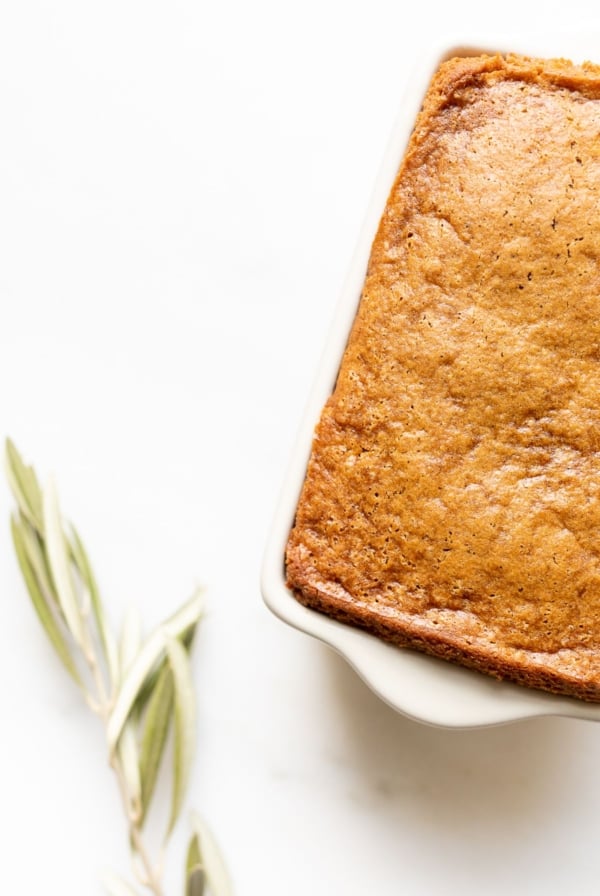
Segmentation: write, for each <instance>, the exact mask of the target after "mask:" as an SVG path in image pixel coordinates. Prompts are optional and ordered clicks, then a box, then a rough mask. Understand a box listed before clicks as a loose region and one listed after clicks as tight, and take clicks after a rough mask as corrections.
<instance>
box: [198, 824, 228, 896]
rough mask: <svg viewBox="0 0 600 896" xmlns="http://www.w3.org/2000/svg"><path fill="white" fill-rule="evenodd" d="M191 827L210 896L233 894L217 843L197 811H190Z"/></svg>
mask: <svg viewBox="0 0 600 896" xmlns="http://www.w3.org/2000/svg"><path fill="white" fill-rule="evenodd" d="M192 828H193V830H194V834H195V836H196V837H197V838H198V844H199V850H200V858H201V864H202V867H203V868H204V871H205V872H206V879H207V881H208V887H209V890H210V894H211V896H233V884H232V883H231V878H230V877H229V872H228V871H227V866H226V865H225V860H224V858H223V855H222V853H221V850H220V849H219V845H218V844H217V841H216V840H215V838H214V835H213V834H212V832H211V830H210V828H209V827H208V826H207V824H206V823H205V822H204V821H203V820H202V818H200V816H199V815H198V813H197V812H193V813H192Z"/></svg>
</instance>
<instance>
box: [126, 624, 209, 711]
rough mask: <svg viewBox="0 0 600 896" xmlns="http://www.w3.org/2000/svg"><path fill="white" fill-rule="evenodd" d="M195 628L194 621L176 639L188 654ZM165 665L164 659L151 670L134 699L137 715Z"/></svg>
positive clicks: (144, 705)
mask: <svg viewBox="0 0 600 896" xmlns="http://www.w3.org/2000/svg"><path fill="white" fill-rule="evenodd" d="M197 628H198V622H197V621H196V622H194V624H193V625H191V626H190V627H189V628H188V629H186V630H185V631H184V632H183V633H182V634H181V635H180V637H179V639H178V640H179V641H181V643H182V644H183V646H184V647H185V649H186V650H187V651H188V653H190V651H191V649H192V647H193V644H194V637H195V634H196V630H197ZM166 665H167V661H166V659H163V660H162V661H161V662H160V663H159V665H158V666H156V667H155V668H154V669H153V670H152V672H151V673H150V675H149V676H148V678H147V679H146V681H145V682H144V685H143V687H141V688H140V692H139V694H138V696H137V698H136V702H135V709H136V711H137V712H138V713H140V714H141V713H142V712H143V710H144V708H145V707H146V705H147V704H148V701H149V700H150V697H151V696H152V694H153V692H154V688H155V686H156V682H157V681H158V677H159V675H160V674H161V672H162V670H163V669H164V667H165V666H166Z"/></svg>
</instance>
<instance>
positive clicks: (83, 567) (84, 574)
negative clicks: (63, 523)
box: [70, 525, 119, 688]
mask: <svg viewBox="0 0 600 896" xmlns="http://www.w3.org/2000/svg"><path fill="white" fill-rule="evenodd" d="M70 531H71V538H70V548H71V553H72V559H73V563H74V564H75V567H76V569H77V572H78V573H79V577H80V579H81V582H82V585H83V587H84V588H85V589H86V590H87V592H88V594H89V598H90V603H91V606H92V612H93V614H94V619H95V621H96V628H97V630H98V636H99V638H100V643H101V645H102V650H103V653H104V659H105V662H106V667H107V669H108V675H109V679H110V683H111V686H112V687H113V688H116V687H117V682H118V678H119V663H118V656H117V645H116V642H115V638H114V635H113V633H112V631H111V629H110V627H109V626H108V624H107V621H106V615H105V613H104V608H103V606H102V600H101V598H100V591H99V589H98V585H97V584H96V578H95V576H94V573H93V571H92V566H91V564H90V561H89V558H88V555H87V551H86V549H85V547H84V544H83V541H82V540H81V538H80V536H79V533H78V532H77V529H76V528H75V526H73V525H71V526H70Z"/></svg>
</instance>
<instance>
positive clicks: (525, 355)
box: [286, 55, 600, 702]
mask: <svg viewBox="0 0 600 896" xmlns="http://www.w3.org/2000/svg"><path fill="white" fill-rule="evenodd" d="M286 576H287V584H288V587H289V588H290V589H291V590H292V591H293V593H294V595H295V596H296V597H297V598H298V600H299V601H301V602H302V603H303V604H305V605H306V606H309V607H312V608H314V610H316V611H319V612H323V613H326V614H328V615H329V616H332V617H334V618H335V619H338V620H340V621H341V622H343V623H347V624H350V625H354V626H359V627H361V628H364V629H366V630H368V631H370V632H372V633H373V634H374V635H375V636H378V637H380V638H383V639H385V640H387V641H391V642H394V643H395V644H397V645H399V646H401V647H409V648H416V649H418V650H421V651H425V652H426V653H428V654H432V655H434V656H437V657H441V658H444V659H447V660H450V661H453V662H457V663H460V664H462V665H465V666H468V667H471V668H474V669H477V670H479V671H480V672H483V673H487V674H489V675H492V676H495V677H497V678H503V679H508V680H511V681H514V682H517V683H519V684H522V685H525V686H528V687H534V688H541V689H544V690H548V691H552V692H555V693H559V694H565V695H570V696H573V697H578V698H581V699H584V700H589V701H595V702H600V67H596V66H594V65H591V64H589V63H585V64H584V65H582V66H576V65H573V64H572V63H570V62H568V61H566V60H556V59H554V60H541V59H531V58H526V57H522V56H514V55H509V56H499V55H498V56H477V57H465V58H456V59H452V60H450V61H448V62H446V63H444V64H443V65H442V66H441V67H440V69H439V70H438V72H437V73H436V75H435V76H434V78H433V80H432V82H431V84H430V87H429V90H428V92H427V95H426V97H425V100H424V103H423V106H422V108H421V111H420V113H419V116H418V119H417V121H416V124H415V128H414V130H413V133H412V136H411V139H410V142H409V145H408V148H407V151H406V154H405V156H404V159H403V161H402V164H401V166H400V169H399V172H398V174H397V177H396V180H395V183H394V185H393V188H392V191H391V193H390V196H389V199H388V201H387V205H386V208H385V211H384V213H383V217H382V219H381V221H380V224H379V228H378V231H377V234H376V237H375V240H374V242H373V246H372V251H371V257H370V261H369V265H368V270H367V273H366V278H365V282H364V287H363V291H362V295H361V297H360V302H359V305H358V310H357V314H356V318H355V321H354V324H353V327H352V330H351V333H350V337H349V341H348V344H347V347H346V350H345V353H344V356H343V359H342V362H341V366H340V369H339V373H338V377H337V381H336V384H335V388H334V390H333V393H332V395H331V396H330V398H329V400H328V401H327V403H326V405H325V407H324V409H323V411H322V415H321V418H320V420H319V423H318V426H317V428H316V430H315V435H314V441H313V445H312V451H311V455H310V459H309V463H308V467H307V472H306V479H305V482H304V486H303V488H302V492H301V495H300V498H299V503H298V506H297V511H296V517H295V521H294V525H293V528H292V531H291V533H290V537H289V542H288V545H287V550H286Z"/></svg>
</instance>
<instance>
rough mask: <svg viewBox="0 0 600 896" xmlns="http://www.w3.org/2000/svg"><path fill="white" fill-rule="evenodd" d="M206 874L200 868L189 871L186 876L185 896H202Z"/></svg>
mask: <svg viewBox="0 0 600 896" xmlns="http://www.w3.org/2000/svg"><path fill="white" fill-rule="evenodd" d="M205 886H206V874H205V873H204V868H201V867H200V866H198V867H196V868H192V869H190V871H188V874H187V882H186V888H185V896H204V888H205Z"/></svg>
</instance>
